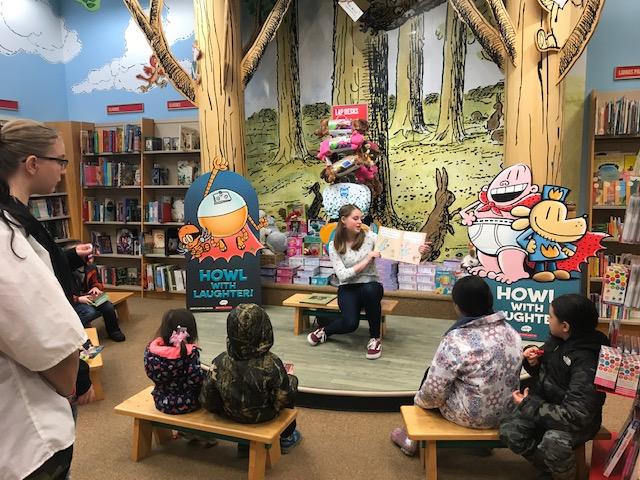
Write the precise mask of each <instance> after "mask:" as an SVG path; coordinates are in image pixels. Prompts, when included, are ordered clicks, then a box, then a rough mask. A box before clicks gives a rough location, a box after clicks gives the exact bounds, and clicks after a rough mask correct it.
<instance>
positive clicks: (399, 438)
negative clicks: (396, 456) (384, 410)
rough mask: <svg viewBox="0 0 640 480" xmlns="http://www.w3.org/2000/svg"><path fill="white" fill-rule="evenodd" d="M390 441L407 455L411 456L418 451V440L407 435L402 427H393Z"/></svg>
mask: <svg viewBox="0 0 640 480" xmlns="http://www.w3.org/2000/svg"><path fill="white" fill-rule="evenodd" d="M391 441H392V442H393V443H395V444H396V445H397V446H399V447H400V451H401V452H402V453H404V454H405V455H407V456H409V457H413V456H414V455H415V454H416V453H417V452H418V442H416V441H414V440H411V439H410V438H409V437H407V432H406V431H405V429H404V428H400V427H398V428H394V429H393V430H392V431H391Z"/></svg>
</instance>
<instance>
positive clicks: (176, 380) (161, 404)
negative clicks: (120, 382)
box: [144, 337, 204, 414]
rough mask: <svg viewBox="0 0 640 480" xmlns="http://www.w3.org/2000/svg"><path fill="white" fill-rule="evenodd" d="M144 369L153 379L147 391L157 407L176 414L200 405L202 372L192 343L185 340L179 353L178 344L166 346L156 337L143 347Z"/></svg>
mask: <svg viewBox="0 0 640 480" xmlns="http://www.w3.org/2000/svg"><path fill="white" fill-rule="evenodd" d="M144 370H145V372H146V373H147V376H148V377H149V378H150V379H151V380H153V383H155V388H154V389H153V391H152V392H151V395H153V399H154V401H155V404H156V408H157V409H158V410H160V411H161V412H164V413H170V414H180V413H188V412H193V411H194V410H197V409H199V408H200V402H199V401H198V396H199V395H200V388H201V387H202V380H203V379H204V372H203V371H202V368H201V367H200V353H199V350H198V347H196V346H195V345H194V344H187V354H186V355H185V356H184V357H181V356H180V347H179V346H178V347H174V346H166V345H165V344H164V342H163V340H162V338H160V337H158V338H156V339H155V340H154V341H152V342H151V343H150V344H149V346H148V347H147V348H146V349H145V351H144Z"/></svg>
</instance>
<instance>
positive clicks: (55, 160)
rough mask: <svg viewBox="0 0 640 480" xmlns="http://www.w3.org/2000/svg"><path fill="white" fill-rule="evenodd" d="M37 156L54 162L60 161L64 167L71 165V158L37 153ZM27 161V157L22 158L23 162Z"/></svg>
mask: <svg viewBox="0 0 640 480" xmlns="http://www.w3.org/2000/svg"><path fill="white" fill-rule="evenodd" d="M35 157H36V158H42V159H44V160H53V161H54V162H58V163H59V164H60V166H61V167H62V168H67V165H69V160H67V159H66V158H59V157H46V156H43V155H36V156H35ZM26 161H27V159H26V158H25V159H24V160H22V163H25V162H26Z"/></svg>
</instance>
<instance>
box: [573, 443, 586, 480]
mask: <svg viewBox="0 0 640 480" xmlns="http://www.w3.org/2000/svg"><path fill="white" fill-rule="evenodd" d="M575 456H576V480H584V479H585V478H587V452H586V449H585V444H582V445H580V446H579V447H578V448H576V450H575Z"/></svg>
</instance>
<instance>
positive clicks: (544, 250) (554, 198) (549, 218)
mask: <svg viewBox="0 0 640 480" xmlns="http://www.w3.org/2000/svg"><path fill="white" fill-rule="evenodd" d="M568 194H569V189H568V188H564V187H558V186H555V185H545V186H544V187H543V189H542V200H541V201H540V202H539V203H537V204H536V205H534V206H533V208H529V207H525V206H519V207H516V208H514V209H513V214H514V215H516V216H522V217H526V218H521V219H518V220H516V221H515V222H514V223H513V229H514V230H517V231H521V232H522V233H520V235H519V236H518V245H520V246H521V247H522V248H524V249H525V250H526V251H527V254H528V258H529V260H530V261H531V262H533V263H534V270H535V273H534V274H533V277H532V278H533V279H534V280H536V281H538V282H552V281H553V280H555V279H558V280H569V279H570V278H571V273H570V272H569V271H567V270H565V269H562V268H560V267H559V266H558V262H559V261H561V260H565V259H567V258H570V257H573V256H574V255H575V254H576V251H577V249H578V246H577V242H578V241H579V240H580V239H581V238H582V237H584V235H585V234H586V233H587V221H586V220H585V219H584V218H583V217H578V218H567V213H568V210H567V206H566V205H565V203H564V202H565V200H566V198H567V195H568ZM523 230H524V231H523Z"/></svg>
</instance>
